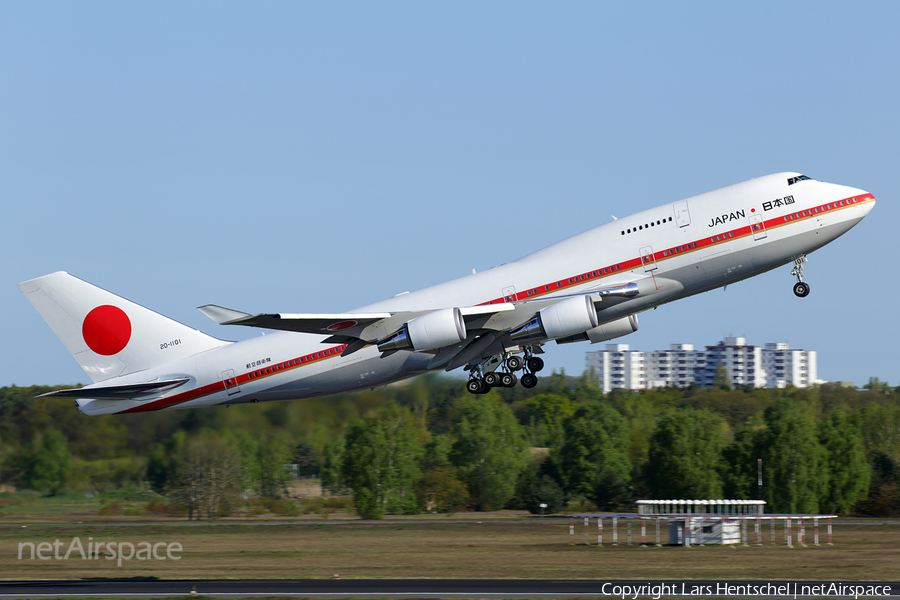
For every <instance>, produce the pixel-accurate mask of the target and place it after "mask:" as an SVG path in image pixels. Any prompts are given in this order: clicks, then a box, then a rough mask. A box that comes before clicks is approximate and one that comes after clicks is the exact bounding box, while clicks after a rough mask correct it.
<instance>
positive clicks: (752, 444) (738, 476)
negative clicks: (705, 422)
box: [722, 415, 765, 500]
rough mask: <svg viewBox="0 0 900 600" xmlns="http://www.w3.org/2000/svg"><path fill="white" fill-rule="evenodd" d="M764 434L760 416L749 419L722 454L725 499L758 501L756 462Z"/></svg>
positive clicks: (759, 455) (763, 425) (763, 424)
mask: <svg viewBox="0 0 900 600" xmlns="http://www.w3.org/2000/svg"><path fill="white" fill-rule="evenodd" d="M764 431H765V423H764V422H763V420H762V415H759V416H758V417H756V418H755V419H752V420H751V421H750V422H749V423H747V424H746V425H745V426H744V427H741V428H740V429H738V430H737V431H736V432H735V434H734V440H733V441H732V442H731V443H730V444H728V445H727V446H726V447H725V450H724V451H723V453H722V456H723V460H724V471H723V475H722V483H723V491H724V495H725V497H726V498H741V499H745V500H749V499H754V500H762V499H763V498H760V497H759V485H758V480H757V475H758V468H759V466H758V462H757V461H758V460H759V458H760V457H761V454H760V438H761V435H762V433H764Z"/></svg>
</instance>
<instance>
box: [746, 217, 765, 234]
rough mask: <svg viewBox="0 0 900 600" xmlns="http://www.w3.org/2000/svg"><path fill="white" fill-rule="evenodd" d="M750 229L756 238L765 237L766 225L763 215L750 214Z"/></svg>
mask: <svg viewBox="0 0 900 600" xmlns="http://www.w3.org/2000/svg"><path fill="white" fill-rule="evenodd" d="M750 231H752V232H753V239H754V240H762V239H765V237H766V235H767V234H766V225H765V223H763V218H762V215H750Z"/></svg>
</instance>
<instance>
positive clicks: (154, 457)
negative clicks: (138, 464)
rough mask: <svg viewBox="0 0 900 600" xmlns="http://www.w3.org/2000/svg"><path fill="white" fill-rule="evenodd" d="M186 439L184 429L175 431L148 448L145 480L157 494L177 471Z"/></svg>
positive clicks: (163, 491) (165, 487) (167, 484)
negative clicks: (164, 439)
mask: <svg viewBox="0 0 900 600" xmlns="http://www.w3.org/2000/svg"><path fill="white" fill-rule="evenodd" d="M186 439H187V434H186V433H185V432H184V431H176V432H175V433H173V434H172V435H171V437H169V439H168V440H166V441H165V442H163V443H159V444H156V445H154V446H153V447H152V448H151V449H150V453H149V454H148V456H147V482H148V483H149V484H150V488H151V489H152V490H153V491H154V492H156V493H157V494H162V493H165V491H166V489H167V488H168V487H169V484H170V483H171V482H172V481H173V477H174V476H175V474H176V473H177V472H178V459H179V457H180V456H181V454H182V449H183V448H184V442H185V440H186Z"/></svg>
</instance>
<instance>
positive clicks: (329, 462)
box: [321, 436, 344, 494]
mask: <svg viewBox="0 0 900 600" xmlns="http://www.w3.org/2000/svg"><path fill="white" fill-rule="evenodd" d="M343 463H344V437H343V436H340V437H337V438H335V439H333V440H331V441H330V442H328V443H327V444H325V448H324V449H323V450H322V470H321V477H322V490H323V491H326V492H328V493H331V494H339V493H341V492H342V491H343V487H344V475H343Z"/></svg>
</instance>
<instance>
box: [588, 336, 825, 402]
mask: <svg viewBox="0 0 900 600" xmlns="http://www.w3.org/2000/svg"><path fill="white" fill-rule="evenodd" d="M585 358H586V367H587V369H588V370H590V369H593V370H594V373H595V374H596V376H597V377H598V379H599V382H600V386H601V387H602V389H603V392H604V393H609V391H610V390H613V389H630V390H640V389H648V388H656V387H666V386H674V387H688V386H690V385H698V386H701V387H711V386H713V385H715V384H716V383H717V377H719V378H721V377H726V378H727V381H728V382H729V383H730V384H731V385H732V386H735V387H738V386H751V387H756V388H784V387H786V386H788V385H793V386H795V387H807V386H810V385H812V384H815V383H822V382H821V381H820V380H819V379H818V373H817V363H816V352H815V351H814V350H798V349H795V348H791V347H790V345H789V344H787V343H785V342H773V343H767V344H766V345H765V346H764V347H760V346H753V345H748V344H747V340H746V338H743V337H733V336H729V337H726V338H725V339H724V340H723V341H720V342H719V343H718V344H716V345H714V346H706V347H705V350H695V349H694V345H693V344H672V345H671V346H670V347H669V349H668V350H655V351H652V352H641V351H637V350H631V347H630V346H629V345H628V344H607V345H606V350H600V351H596V352H588V353H586V357H585ZM722 369H724V372H723V371H722Z"/></svg>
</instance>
